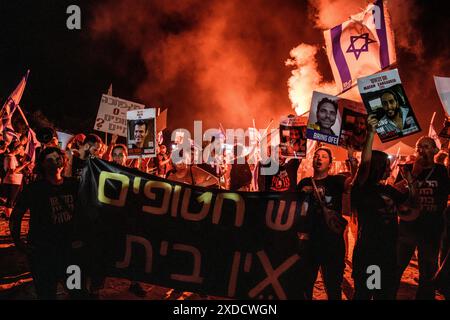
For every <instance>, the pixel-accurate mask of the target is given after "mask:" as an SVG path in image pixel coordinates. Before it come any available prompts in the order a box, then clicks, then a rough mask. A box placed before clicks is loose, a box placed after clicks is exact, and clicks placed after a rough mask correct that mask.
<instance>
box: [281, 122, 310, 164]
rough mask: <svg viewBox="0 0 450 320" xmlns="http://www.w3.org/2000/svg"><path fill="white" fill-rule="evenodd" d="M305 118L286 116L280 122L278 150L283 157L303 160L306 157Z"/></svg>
mask: <svg viewBox="0 0 450 320" xmlns="http://www.w3.org/2000/svg"><path fill="white" fill-rule="evenodd" d="M306 124H307V119H306V118H305V117H294V116H288V117H283V118H281V121H280V149H281V155H283V156H285V157H294V158H303V157H305V156H306V141H307V139H306Z"/></svg>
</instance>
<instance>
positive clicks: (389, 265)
mask: <svg viewBox="0 0 450 320" xmlns="http://www.w3.org/2000/svg"><path fill="white" fill-rule="evenodd" d="M377 126H378V119H377V118H376V116H375V115H370V116H369V117H368V134H367V139H366V142H365V144H364V147H363V151H362V155H361V165H360V167H359V170H358V173H357V175H356V178H355V181H354V183H353V188H352V202H353V204H354V206H355V208H356V211H357V216H358V236H357V239H356V244H355V247H354V250H353V259H352V265H353V271H352V277H353V279H354V283H355V294H354V296H353V299H354V300H370V299H374V300H395V295H396V273H397V270H396V268H397V251H396V244H397V234H398V222H397V219H398V218H397V215H398V213H399V208H400V205H402V204H404V205H410V206H411V207H415V206H417V192H416V190H415V188H414V185H413V184H412V176H411V174H410V173H408V172H405V173H404V175H405V177H406V179H407V182H408V186H409V188H408V190H409V193H408V192H406V193H402V192H400V191H398V190H397V189H395V188H394V187H392V186H390V185H386V184H384V183H383V182H384V181H385V180H386V179H387V178H388V177H389V176H390V174H391V164H390V160H389V157H388V155H387V154H386V153H384V152H382V151H378V150H373V151H372V144H373V140H374V135H375V131H376V127H377ZM408 200H409V201H408ZM407 201H408V202H407ZM404 208H407V207H404ZM371 266H376V267H378V268H379V270H380V272H381V285H380V286H379V287H376V286H375V287H374V288H369V287H368V282H369V281H368V279H369V277H370V276H371V275H372V272H373V271H371V272H368V270H371V269H369V268H371Z"/></svg>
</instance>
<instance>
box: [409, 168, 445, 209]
mask: <svg viewBox="0 0 450 320" xmlns="http://www.w3.org/2000/svg"><path fill="white" fill-rule="evenodd" d="M416 181H417V183H418V191H419V203H420V209H421V210H420V211H421V216H430V215H442V213H443V212H444V209H445V208H446V207H447V199H448V195H449V192H450V179H449V177H448V173H447V169H446V168H445V166H443V165H441V164H435V165H434V166H433V168H430V169H424V170H423V171H422V172H421V173H420V174H419V176H418V177H417V179H416Z"/></svg>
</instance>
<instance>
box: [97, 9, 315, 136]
mask: <svg viewBox="0 0 450 320" xmlns="http://www.w3.org/2000/svg"><path fill="white" fill-rule="evenodd" d="M176 3H177V5H174V4H173V3H172V1H163V0H158V1H142V0H137V1H126V0H121V1H111V2H109V3H107V4H102V5H100V6H99V7H98V8H97V10H96V11H95V19H94V24H93V26H92V30H93V36H94V38H96V39H98V38H107V37H117V38H118V39H119V40H120V41H121V42H122V43H123V44H124V46H126V48H127V50H130V51H132V52H135V51H138V52H139V53H140V57H141V59H142V60H143V64H144V65H145V68H146V71H147V76H146V79H145V80H144V81H143V82H142V83H141V84H140V85H139V87H138V88H137V89H136V92H135V94H136V96H137V97H138V98H139V99H140V100H141V101H142V102H144V103H145V104H147V105H151V106H155V105H156V106H161V105H163V106H165V107H168V108H169V122H172V126H173V127H185V128H189V126H192V123H193V121H194V120H196V119H198V120H203V121H204V126H205V127H207V126H209V127H217V126H218V124H219V123H222V124H223V125H224V126H225V127H228V128H233V127H246V126H252V119H255V120H256V124H257V126H258V127H265V126H266V125H267V123H268V121H269V120H270V119H271V118H274V119H278V117H280V116H281V115H286V114H288V113H290V102H289V99H288V97H287V94H286V87H285V81H286V78H287V77H288V70H286V68H285V67H284V64H283V62H284V60H285V56H286V53H287V52H288V51H289V50H290V48H291V47H292V46H293V45H294V44H295V43H296V42H297V41H298V36H299V31H300V30H304V29H305V27H304V26H303V24H304V21H305V20H306V19H307V13H306V10H305V9H304V7H305V4H298V1H294V0H288V1H283V2H282V3H274V2H272V1H258V0H248V1H238V0H229V1H219V0H211V1H202V0H190V1H177V2H176ZM303 18H304V19H303ZM311 29H312V26H311ZM302 32H303V31H302ZM305 32H308V30H307V28H306V30H305ZM300 34H301V33H300ZM117 63H118V64H120V62H119V61H118V62H117ZM129 72H132V70H130V71H129ZM276 122H277V121H276ZM170 125H171V124H170V123H169V126H170Z"/></svg>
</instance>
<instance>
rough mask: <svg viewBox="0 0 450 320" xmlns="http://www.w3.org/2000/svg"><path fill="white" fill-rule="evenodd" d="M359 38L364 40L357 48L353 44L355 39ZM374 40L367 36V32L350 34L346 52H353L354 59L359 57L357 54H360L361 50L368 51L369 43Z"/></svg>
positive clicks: (355, 41)
mask: <svg viewBox="0 0 450 320" xmlns="http://www.w3.org/2000/svg"><path fill="white" fill-rule="evenodd" d="M359 39H362V40H364V43H363V45H362V46H361V47H360V48H359V49H358V48H356V47H355V44H356V43H357V41H358V40H359ZM373 42H376V41H375V40H372V39H370V38H369V34H368V33H363V34H361V35H359V36H350V46H349V47H348V49H347V51H346V52H347V53H350V52H353V54H354V55H355V58H356V60H358V59H359V56H360V55H361V53H362V52H368V51H369V44H371V43H373Z"/></svg>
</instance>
